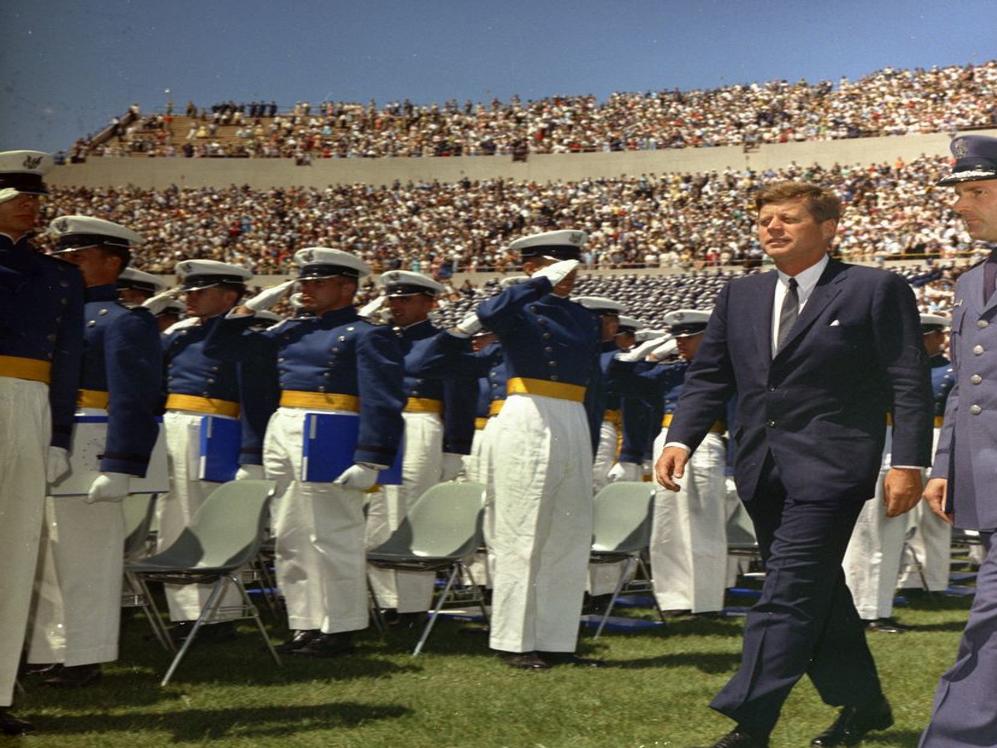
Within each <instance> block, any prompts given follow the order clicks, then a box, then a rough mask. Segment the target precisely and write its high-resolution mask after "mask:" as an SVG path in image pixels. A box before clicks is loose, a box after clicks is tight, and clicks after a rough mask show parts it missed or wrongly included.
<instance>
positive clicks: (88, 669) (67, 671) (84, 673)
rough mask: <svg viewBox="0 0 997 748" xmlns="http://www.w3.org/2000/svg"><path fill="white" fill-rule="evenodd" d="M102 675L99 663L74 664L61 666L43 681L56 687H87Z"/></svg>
mask: <svg viewBox="0 0 997 748" xmlns="http://www.w3.org/2000/svg"><path fill="white" fill-rule="evenodd" d="M102 675H103V672H102V671H101V667H100V665H99V664H96V665H72V666H70V667H62V668H60V669H59V670H58V671H57V672H56V673H54V674H53V675H50V676H49V677H48V678H46V679H45V680H43V681H42V683H44V684H45V685H46V686H53V687H55V688H85V687H86V686H92V685H93V684H94V683H96V682H97V681H99V680H100V679H101V676H102Z"/></svg>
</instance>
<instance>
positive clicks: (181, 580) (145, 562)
mask: <svg viewBox="0 0 997 748" xmlns="http://www.w3.org/2000/svg"><path fill="white" fill-rule="evenodd" d="M273 492H274V482H273V481H264V480H240V481H230V482H228V483H224V484H222V485H221V486H219V487H218V488H216V489H215V490H214V491H212V492H211V494H210V495H209V496H208V498H207V499H205V501H204V503H203V504H202V505H201V506H200V508H199V509H198V510H197V511H196V512H195V513H194V516H193V517H192V518H191V521H190V525H189V526H188V527H186V528H185V529H184V531H183V532H182V533H181V534H180V537H179V538H177V540H176V541H175V542H174V543H173V544H172V545H171V546H170V547H169V548H167V549H165V550H164V551H162V552H160V553H157V554H155V555H154V556H150V557H148V558H143V559H138V560H135V561H127V562H126V563H125V574H126V575H127V577H128V578H129V582H130V583H131V584H132V585H133V586H135V587H137V588H138V589H140V590H141V591H142V594H143V595H144V596H145V599H146V601H147V603H148V605H149V607H150V608H151V609H152V611H151V612H152V613H153V615H154V616H155V619H156V620H157V621H159V622H160V626H161V625H162V618H161V617H160V615H159V610H158V609H157V608H156V604H155V601H154V600H153V598H152V596H151V595H150V594H149V588H148V584H147V583H148V582H149V581H157V582H166V583H170V584H209V583H213V585H214V586H213V587H212V590H211V594H210V595H209V596H208V600H207V602H206V603H205V604H204V607H203V608H202V610H201V615H200V616H198V619H197V621H195V622H194V626H193V628H192V629H191V632H190V635H189V636H188V637H187V639H186V640H185V641H184V643H183V646H182V647H181V648H180V651H179V652H177V654H176V656H175V657H174V658H173V662H171V663H170V667H169V669H168V670H167V671H166V675H165V676H164V677H163V680H162V682H161V683H160V685H163V686H165V685H166V684H167V683H169V682H170V679H171V678H172V677H173V673H174V672H175V671H176V669H177V667H178V666H179V665H180V661H181V660H183V658H184V656H185V655H186V654H187V650H188V649H190V646H191V644H192V643H193V642H194V639H195V638H196V637H197V632H198V631H199V630H200V628H201V626H202V625H203V624H204V623H206V622H207V621H210V620H211V619H212V618H213V617H214V616H215V614H216V613H218V611H219V609H220V607H221V601H222V596H223V593H224V591H225V586H226V584H233V585H235V587H236V589H238V590H239V593H240V594H241V595H242V601H243V604H242V605H241V606H240V608H239V612H240V613H241V616H240V617H241V618H252V619H253V620H254V621H255V622H256V627H257V629H258V630H259V632H260V636H262V637H263V641H264V642H265V643H266V645H267V649H268V650H269V651H270V655H271V656H272V657H273V659H274V662H276V663H277V664H278V665H280V664H281V662H280V657H279V656H278V655H277V652H276V650H274V648H273V644H271V642H270V638H269V637H268V636H267V632H266V630H265V629H264V628H263V622H262V621H261V620H260V615H259V612H258V611H257V610H256V606H255V605H253V602H252V600H250V599H249V595H248V594H246V588H245V587H244V586H243V584H242V579H241V572H242V570H243V569H244V568H246V567H248V566H249V565H250V564H252V563H253V560H254V559H255V558H256V557H257V555H258V554H259V552H260V544H261V543H262V540H263V533H264V530H265V527H266V522H267V518H268V517H267V507H268V504H269V502H270V498H271V497H272V496H273ZM153 628H155V625H154V626H153ZM167 641H168V642H169V647H170V649H171V650H172V649H173V643H172V642H171V641H169V638H168V637H167Z"/></svg>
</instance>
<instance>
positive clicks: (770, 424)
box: [765, 419, 775, 429]
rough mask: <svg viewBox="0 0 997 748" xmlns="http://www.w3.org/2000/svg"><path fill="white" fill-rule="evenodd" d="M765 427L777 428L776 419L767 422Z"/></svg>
mask: <svg viewBox="0 0 997 748" xmlns="http://www.w3.org/2000/svg"><path fill="white" fill-rule="evenodd" d="M765 425H766V426H768V427H769V428H770V429H774V428H775V419H769V420H768V421H766V422H765Z"/></svg>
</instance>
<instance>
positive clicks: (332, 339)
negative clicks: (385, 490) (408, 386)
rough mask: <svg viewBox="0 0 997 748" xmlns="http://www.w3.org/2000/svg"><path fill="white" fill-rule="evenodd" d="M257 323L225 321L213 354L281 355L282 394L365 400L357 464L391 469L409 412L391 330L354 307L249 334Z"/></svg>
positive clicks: (211, 345)
mask: <svg viewBox="0 0 997 748" xmlns="http://www.w3.org/2000/svg"><path fill="white" fill-rule="evenodd" d="M250 324H252V317H232V318H228V319H223V320H220V321H219V324H218V325H216V326H215V327H214V329H213V332H212V334H211V336H210V337H209V339H208V345H207V347H206V351H207V352H208V353H209V354H210V355H214V356H218V357H219V358H224V359H226V360H229V361H238V360H245V358H246V357H247V356H253V355H255V356H261V357H268V356H270V357H274V356H275V357H276V359H277V371H278V376H279V380H280V388H281V390H282V391H284V392H286V391H289V390H291V391H300V392H317V393H326V394H341V395H352V396H358V397H359V398H360V434H359V437H358V440H357V449H356V452H355V453H354V460H355V461H356V462H367V463H372V464H375V465H390V464H391V463H392V462H393V461H394V459H395V454H396V453H397V451H398V446H399V444H400V443H401V438H402V433H403V429H404V424H403V421H402V415H401V413H402V410H403V409H404V407H405V400H406V398H405V389H404V381H403V377H404V373H403V371H404V369H403V356H402V349H401V345H400V340H399V338H398V336H397V335H396V334H395V333H394V332H393V331H392V330H391V328H389V327H385V326H383V325H382V326H376V325H372V324H370V323H369V322H367V321H366V320H364V319H362V318H361V317H360V316H359V315H358V314H357V312H356V309H354V308H353V307H347V308H345V309H337V310H336V311H332V312H327V313H326V314H324V315H322V316H321V317H303V318H300V319H291V320H287V321H285V322H283V323H281V324H279V325H275V326H274V327H271V328H270V329H268V330H265V331H263V332H252V331H247V330H246V328H247V327H248V326H249V325H250Z"/></svg>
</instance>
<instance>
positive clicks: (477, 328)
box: [450, 312, 484, 338]
mask: <svg viewBox="0 0 997 748" xmlns="http://www.w3.org/2000/svg"><path fill="white" fill-rule="evenodd" d="M482 327H484V325H482V324H481V320H480V319H478V315H477V314H475V313H474V312H471V313H470V314H469V315H467V316H466V317H464V319H462V320H461V321H460V322H458V323H457V326H456V327H455V328H453V330H451V331H450V332H451V334H452V335H456V336H457V337H458V338H469V337H471V336H472V335H474V334H475V333H478V332H481V329H482Z"/></svg>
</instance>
